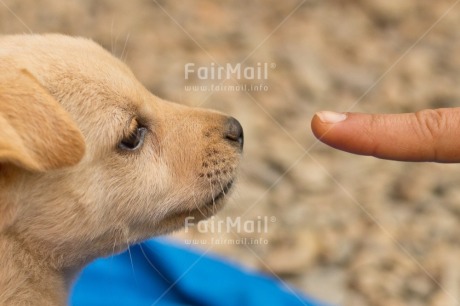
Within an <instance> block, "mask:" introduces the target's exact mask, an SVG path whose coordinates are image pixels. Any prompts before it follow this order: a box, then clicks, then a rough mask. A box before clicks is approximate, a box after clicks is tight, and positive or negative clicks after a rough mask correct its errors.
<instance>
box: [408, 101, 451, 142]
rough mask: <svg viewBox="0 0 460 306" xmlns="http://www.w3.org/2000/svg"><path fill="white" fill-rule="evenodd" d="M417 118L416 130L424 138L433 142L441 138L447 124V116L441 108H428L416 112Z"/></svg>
mask: <svg viewBox="0 0 460 306" xmlns="http://www.w3.org/2000/svg"><path fill="white" fill-rule="evenodd" d="M415 118H416V119H417V123H418V125H417V129H416V132H417V134H419V135H418V136H420V137H421V138H422V139H426V140H430V141H432V142H433V143H435V142H436V141H437V139H439V137H440V136H441V134H442V131H443V126H445V116H444V113H443V112H442V111H440V110H433V109H426V110H422V111H419V112H416V113H415Z"/></svg>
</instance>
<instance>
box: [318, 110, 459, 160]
mask: <svg viewBox="0 0 460 306" xmlns="http://www.w3.org/2000/svg"><path fill="white" fill-rule="evenodd" d="M311 128H312V130H313V134H314V135H315V136H316V137H317V138H318V139H319V140H320V141H322V142H324V143H325V144H327V145H329V146H331V147H334V148H336V149H339V150H343V151H347V152H350V153H354V154H360V155H370V156H375V157H378V158H383V159H391V160H399V161H414V162H422V161H432V162H441V163H454V162H460V108H442V109H436V110H423V111H420V112H416V113H407V114H360V113H333V112H329V111H321V112H318V113H316V114H315V116H314V117H313V119H312V122H311Z"/></svg>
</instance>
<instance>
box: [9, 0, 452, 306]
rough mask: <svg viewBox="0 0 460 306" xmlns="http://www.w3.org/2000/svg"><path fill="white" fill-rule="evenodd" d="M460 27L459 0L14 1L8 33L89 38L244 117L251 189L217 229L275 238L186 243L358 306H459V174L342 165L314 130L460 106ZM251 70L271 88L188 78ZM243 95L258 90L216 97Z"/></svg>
mask: <svg viewBox="0 0 460 306" xmlns="http://www.w3.org/2000/svg"><path fill="white" fill-rule="evenodd" d="M459 28H460V5H456V1H452V0H451V1H444V0H440V1H428V0H418V1H415V0H409V1H396V0H390V1H385V0H372V1H364V0H330V1H319V0H318V1H312V0H307V1H298V0H297V1H294V0H287V1H275V0H266V1H261V0H260V1H244V0H235V1H225V2H224V1H204V0H203V1H156V0H152V1H148V0H135V1H109V0H104V1H90V0H80V1H77V0H74V1H73V0H63V1H58V0H36V1H32V0H30V1H24V0H23V1H17V0H1V1H0V31H1V33H24V32H29V31H33V32H61V33H67V34H71V35H81V36H86V37H91V38H93V39H94V40H96V41H98V42H100V43H101V44H102V45H103V46H104V47H106V48H107V49H109V50H112V52H113V53H115V54H116V55H117V56H119V57H122V58H123V59H124V60H125V61H126V62H127V63H128V65H129V66H131V67H132V69H133V71H134V73H135V74H136V75H137V76H138V77H139V79H140V80H141V81H142V82H143V83H144V84H146V86H147V87H148V88H149V89H151V90H152V91H153V92H154V93H156V94H157V95H159V96H161V97H163V98H166V99H169V100H172V101H178V102H181V103H184V104H188V105H194V106H201V107H209V108H215V109H218V110H222V111H225V112H228V113H230V114H232V115H233V116H235V117H236V118H238V119H239V120H240V121H241V123H242V124H243V126H244V128H245V133H246V147H245V157H244V161H243V165H242V167H241V178H240V181H239V187H238V189H237V190H236V192H235V193H234V194H233V195H232V196H231V199H230V201H229V205H228V206H227V208H226V209H225V210H224V211H222V212H221V213H219V214H218V218H217V219H214V220H211V222H208V225H209V224H211V223H212V222H214V223H216V221H217V220H225V218H226V217H232V220H236V217H240V218H241V219H242V220H243V221H248V220H252V221H254V224H256V225H257V224H261V225H262V230H261V231H257V230H254V232H253V233H251V230H250V228H249V229H248V228H246V230H245V229H241V230H238V229H234V230H232V231H229V232H227V231H223V232H220V233H210V231H209V230H208V231H207V232H206V233H203V231H199V229H198V228H193V229H191V230H189V231H188V232H187V233H186V232H185V231H183V232H181V233H177V234H176V235H175V237H176V238H177V239H180V240H184V239H196V240H195V241H192V242H195V243H196V244H197V245H196V246H194V247H202V248H206V249H211V250H212V251H215V252H218V253H220V254H221V255H222V256H225V257H226V258H228V259H230V260H231V261H234V262H238V263H240V264H242V265H244V266H247V267H249V268H251V269H258V270H262V271H264V272H266V273H269V274H273V275H276V276H277V277H279V278H281V279H283V280H285V281H287V282H289V283H291V284H293V285H294V286H296V287H297V288H299V289H300V290H302V291H303V292H306V293H308V294H310V295H312V296H315V297H318V298H321V299H323V300H325V301H328V302H332V303H340V304H342V305H353V306H360V305H386V306H387V305H395V306H396V305H414V306H415V305H436V306H437V305H439V306H441V305H442V306H451V305H460V302H459V301H460V264H459V260H458V258H459V256H460V247H459V245H460V238H459V217H460V188H458V187H459V184H460V171H458V170H459V169H458V166H457V165H440V164H430V163H424V164H411V163H407V164H404V163H397V162H391V161H383V160H377V159H373V158H369V157H360V156H352V155H349V154H346V153H343V152H338V151H334V150H332V149H330V148H327V147H326V146H324V145H322V144H320V143H317V142H316V141H315V139H314V137H313V136H312V134H311V132H310V131H309V120H310V119H311V117H312V116H313V114H314V112H315V111H318V110H320V109H331V110H337V111H358V112H384V113H391V112H408V111H417V110H420V109H423V108H434V107H451V106H455V105H457V104H458V101H459V97H460V89H459V86H458V84H460V82H459V81H460V56H458V50H460V31H459V30H458V29H459ZM240 62H242V63H243V64H242V66H243V67H258V64H259V63H260V66H263V64H264V63H267V79H264V78H262V79H257V78H256V79H253V80H251V79H247V78H246V79H244V78H243V79H241V80H235V79H230V80H212V79H207V80H201V79H200V78H199V76H198V75H197V74H196V73H195V74H193V75H192V76H191V77H189V78H188V79H186V78H185V76H184V67H185V65H186V64H187V63H194V64H195V67H196V68H198V67H199V66H205V67H211V66H212V63H216V64H215V66H217V65H218V64H220V65H227V63H230V64H232V65H235V64H237V63H240ZM238 84H239V85H246V86H248V87H249V86H251V85H252V86H253V88H252V89H254V88H258V89H259V90H258V91H254V90H253V91H248V90H247V89H248V87H247V88H246V90H241V91H237V90H230V89H231V88H229V87H227V88H224V87H222V86H221V87H219V88H217V86H218V85H226V86H231V85H238ZM193 85H195V86H207V88H205V89H206V90H205V89H204V88H202V87H200V88H199V90H197V91H194V90H193V87H186V86H193ZM212 86H214V88H212ZM190 88H192V89H190ZM218 89H220V90H218ZM243 223H244V222H243ZM245 224H250V223H248V222H247V223H245ZM265 229H266V230H265Z"/></svg>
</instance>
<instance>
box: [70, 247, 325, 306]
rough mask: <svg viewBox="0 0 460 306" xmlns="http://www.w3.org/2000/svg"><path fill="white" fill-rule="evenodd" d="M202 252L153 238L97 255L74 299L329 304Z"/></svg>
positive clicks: (133, 304)
mask: <svg viewBox="0 0 460 306" xmlns="http://www.w3.org/2000/svg"><path fill="white" fill-rule="evenodd" d="M201 252H202V253H199V251H190V250H187V249H184V248H182V247H178V246H174V245H172V244H170V243H167V242H166V241H164V240H151V241H147V242H145V243H142V244H139V245H136V246H133V247H131V248H130V250H129V252H125V253H123V254H121V255H118V256H114V257H111V258H107V259H100V260H97V261H95V262H94V263H93V264H91V265H90V266H89V267H87V268H86V269H85V270H84V271H83V273H82V274H81V276H80V278H79V279H78V281H77V283H76V284H75V287H74V289H73V294H72V296H71V305H73V306H93V305H94V306H96V305H97V306H105V305H107V306H125V305H126V306H128V305H129V306H153V305H155V306H172V305H213V306H244V305H264V306H265V305H277V306H282V305H289V306H291V305H292V306H295V305H303V306H319V305H325V304H320V303H319V302H315V301H313V300H311V299H309V298H307V297H305V296H304V295H302V294H301V293H299V292H295V291H293V290H292V289H288V288H286V287H285V286H284V285H283V284H280V283H279V282H277V281H276V280H274V279H271V278H269V277H267V276H264V275H261V274H256V273H251V272H248V271H244V270H243V269H241V268H238V267H235V266H232V265H230V264H228V263H226V262H224V261H221V260H218V259H216V258H212V257H210V256H209V255H207V254H206V252H204V251H201Z"/></svg>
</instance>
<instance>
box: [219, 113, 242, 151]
mask: <svg viewBox="0 0 460 306" xmlns="http://www.w3.org/2000/svg"><path fill="white" fill-rule="evenodd" d="M224 136H225V139H227V140H228V141H230V142H231V143H234V144H236V145H237V146H238V147H239V148H240V149H243V144H244V133H243V127H242V126H241V124H240V123H239V122H238V120H236V119H235V118H233V117H230V118H228V119H227V122H226V123H225V131H224Z"/></svg>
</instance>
